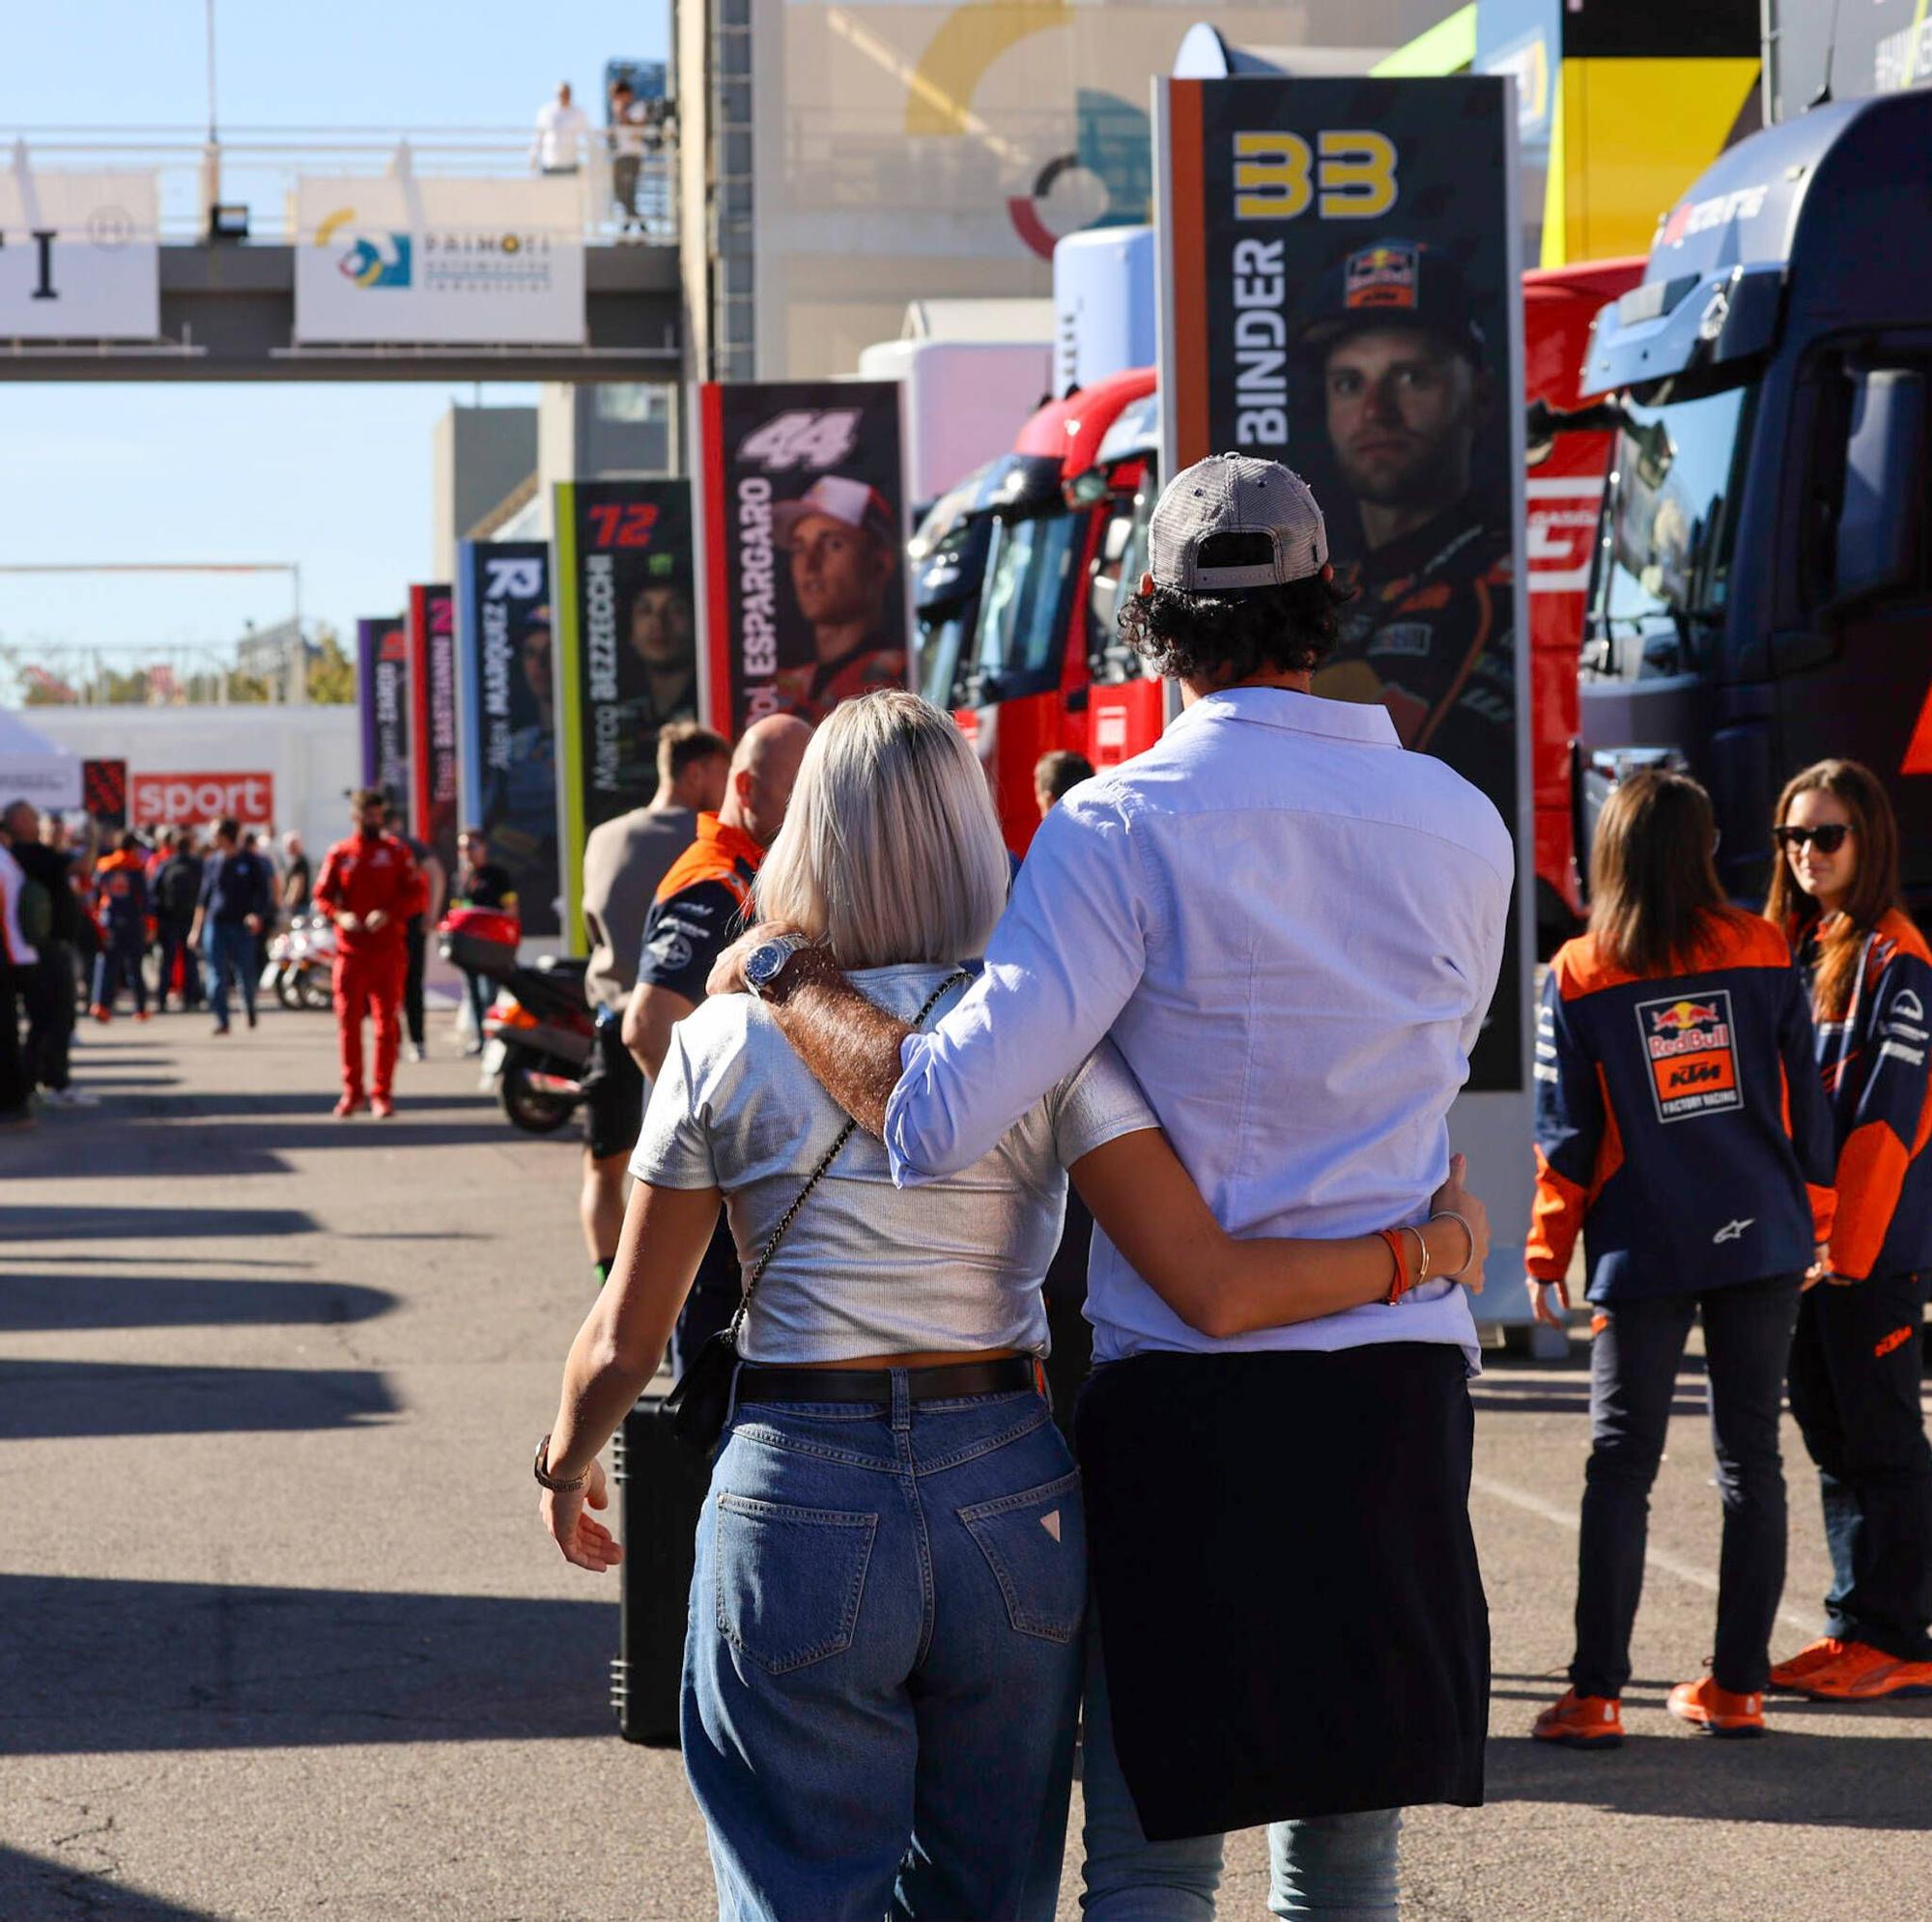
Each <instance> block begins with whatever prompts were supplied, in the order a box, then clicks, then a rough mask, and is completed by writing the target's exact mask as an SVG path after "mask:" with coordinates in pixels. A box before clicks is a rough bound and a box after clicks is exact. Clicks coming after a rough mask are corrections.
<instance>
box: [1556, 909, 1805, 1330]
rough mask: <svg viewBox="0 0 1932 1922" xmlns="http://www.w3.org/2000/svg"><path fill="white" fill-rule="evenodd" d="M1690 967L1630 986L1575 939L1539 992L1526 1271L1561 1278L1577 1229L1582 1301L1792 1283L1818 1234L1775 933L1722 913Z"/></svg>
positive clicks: (1794, 1011)
mask: <svg viewBox="0 0 1932 1922" xmlns="http://www.w3.org/2000/svg"><path fill="white" fill-rule="evenodd" d="M1690 960H1691V961H1692V963H1693V964H1694V965H1693V966H1692V967H1690V969H1688V970H1687V971H1686V972H1684V973H1682V974H1677V975H1661V976H1659V975H1652V976H1649V977H1643V976H1638V975H1630V974H1626V973H1625V972H1624V971H1623V970H1622V969H1620V968H1617V967H1615V966H1613V965H1612V964H1611V963H1610V961H1609V960H1608V959H1607V957H1606V956H1605V955H1604V954H1603V953H1602V951H1601V950H1600V948H1599V947H1598V944H1597V940H1596V937H1595V936H1593V935H1585V936H1583V938H1582V939H1581V940H1578V941H1573V942H1571V943H1569V944H1568V945H1567V946H1566V947H1563V948H1562V949H1560V950H1559V951H1558V953H1557V956H1556V959H1555V960H1554V961H1553V962H1552V963H1551V964H1550V969H1549V976H1548V980H1547V981H1546V982H1545V984H1544V994H1543V1007H1542V1013H1541V1017H1540V1020H1539V1024H1538V1028H1537V1041H1536V1202H1535V1206H1534V1208H1533V1210H1532V1213H1531V1218H1530V1233H1529V1246H1528V1250H1527V1264H1528V1270H1529V1273H1530V1274H1531V1275H1533V1276H1534V1277H1535V1278H1536V1279H1537V1280H1539V1281H1545V1282H1557V1281H1561V1280H1562V1279H1563V1277H1564V1275H1565V1274H1566V1273H1567V1272H1568V1269H1569V1266H1570V1257H1571V1252H1572V1250H1573V1249H1574V1248H1575V1246H1576V1242H1577V1230H1578V1229H1579V1228H1580V1229H1581V1230H1582V1233H1583V1242H1584V1251H1585V1256H1586V1259H1587V1267H1588V1275H1589V1283H1588V1286H1587V1289H1586V1292H1587V1294H1588V1296H1589V1298H1590V1300H1592V1301H1594V1302H1618V1301H1634V1300H1643V1299H1649V1298H1654V1297H1657V1296H1662V1295H1680V1294H1687V1293H1702V1292H1704V1291H1705V1290H1706V1289H1709V1288H1720V1287H1726V1286H1731V1285H1733V1284H1736V1283H1741V1282H1754V1281H1761V1280H1764V1279H1766V1278H1768V1277H1770V1276H1773V1275H1795V1274H1799V1273H1801V1272H1803V1271H1804V1269H1805V1268H1808V1267H1809V1266H1810V1265H1811V1260H1812V1248H1813V1244H1814V1242H1816V1241H1823V1240H1825V1239H1827V1238H1828V1236H1829V1235H1830V1233H1831V1230H1832V1213H1833V1193H1832V1188H1831V1185H1830V1184H1831V1180H1832V1164H1833V1155H1832V1124H1831V1116H1830V1113H1829V1112H1828V1110H1827V1107H1826V1103H1825V1097H1824V1089H1823V1088H1822V1087H1821V1086H1820V1085H1819V1081H1818V1072H1817V1067H1816V1063H1815V1061H1814V1060H1813V1042H1812V1030H1811V1015H1810V1010H1809V1007H1808V1006H1807V1004H1806V1003H1807V998H1806V995H1805V992H1804V979H1803V977H1802V976H1801V975H1800V974H1799V973H1798V971H1797V969H1796V968H1794V967H1793V966H1792V961H1791V950H1790V948H1789V947H1787V946H1786V945H1785V940H1784V937H1783V936H1782V935H1781V934H1779V933H1778V931H1777V929H1776V928H1775V927H1772V926H1771V925H1770V924H1769V923H1768V922H1766V921H1763V920H1760V919H1758V918H1757V917H1755V916H1752V915H1746V914H1742V913H1738V912H1735V911H1732V910H1728V909H1727V910H1725V911H1724V912H1723V913H1722V914H1720V915H1714V916H1712V917H1711V921H1710V932H1709V934H1708V935H1707V937H1706V938H1705V940H1704V942H1703V944H1702V946H1701V947H1700V949H1699V951H1698V952H1697V953H1696V954H1695V955H1693V956H1691V957H1690Z"/></svg>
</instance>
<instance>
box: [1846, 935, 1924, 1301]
mask: <svg viewBox="0 0 1932 1922" xmlns="http://www.w3.org/2000/svg"><path fill="white" fill-rule="evenodd" d="M1855 980H1856V985H1855V986H1854V988H1853V990H1852V1001H1851V1005H1850V1006H1849V1007H1848V1008H1847V1009H1846V1010H1845V1016H1844V1019H1843V1020H1841V1021H1820V1022H1819V1024H1818V1066H1819V1069H1820V1071H1821V1073H1822V1075H1823V1078H1824V1088H1825V1097H1826V1099H1827V1100H1828V1101H1829V1102H1830V1103H1831V1107H1832V1122H1833V1140H1834V1143H1835V1145H1836V1148H1837V1157H1838V1170H1837V1189H1838V1218H1837V1222H1836V1225H1835V1226H1834V1227H1833V1230H1832V1266H1833V1269H1834V1270H1835V1271H1836V1272H1837V1273H1838V1274H1840V1275H1849V1276H1852V1277H1854V1278H1855V1279H1857V1280H1859V1281H1863V1280H1864V1279H1865V1278H1866V1277H1867V1276H1869V1275H1910V1274H1917V1273H1919V1272H1921V1271H1923V1270H1924V1269H1927V1268H1932V1155H1928V1154H1927V1153H1926V1152H1925V1146H1926V1142H1927V1140H1928V1138H1932V1089H1928V1084H1927V1074H1926V1064H1925V1062H1926V1053H1925V1051H1926V1047H1927V1045H1928V1041H1932V1020H1928V1019H1927V1015H1928V1012H1932V952H1928V950H1927V948H1926V946H1925V940H1924V937H1923V936H1922V935H1921V934H1920V933H1919V932H1918V929H1917V928H1916V927H1915V926H1914V925H1913V924H1912V922H1911V921H1909V920H1908V919H1906V918H1905V916H1903V915H1902V914H1899V913H1898V912H1896V910H1894V911H1893V912H1892V913H1890V914H1889V915H1887V916H1886V917H1885V919H1883V920H1881V921H1880V922H1879V924H1878V925H1877V927H1875V928H1874V929H1872V931H1871V932H1870V933H1869V934H1868V935H1866V936H1865V938H1864V943H1863V952H1862V953H1861V955H1860V957H1859V969H1858V974H1857V975H1856V977H1855Z"/></svg>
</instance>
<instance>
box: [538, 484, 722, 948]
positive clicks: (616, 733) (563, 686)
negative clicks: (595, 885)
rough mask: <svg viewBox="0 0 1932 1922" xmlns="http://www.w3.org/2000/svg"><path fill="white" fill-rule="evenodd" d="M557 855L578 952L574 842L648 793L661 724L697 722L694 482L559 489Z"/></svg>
mask: <svg viewBox="0 0 1932 1922" xmlns="http://www.w3.org/2000/svg"><path fill="white" fill-rule="evenodd" d="M552 524H553V526H554V528H555V529H556V536H555V550H554V567H553V575H552V579H553V580H554V588H555V593H554V606H555V609H556V667H555V675H556V716H557V752H556V770H557V783H556V785H557V842H558V848H557V860H558V864H559V866H560V867H561V869H562V880H563V898H564V916H563V933H564V939H565V940H566V942H568V943H569V944H570V947H571V950H572V951H573V952H574V953H582V952H583V951H584V949H583V915H582V897H583V843H584V840H585V838H586V836H587V835H588V834H589V833H590V831H591V829H592V828H595V827H597V826H598V825H599V824H600V823H602V822H605V821H608V820H610V819H611V817H612V816H613V815H617V814H623V813H627V812H628V811H629V810H630V809H631V808H633V807H642V806H645V805H646V804H647V803H648V802H649V800H650V798H651V796H652V795H653V794H654V793H655V792H656V791H657V780H658V771H657V744H658V729H659V728H661V727H662V726H664V725H665V723H666V722H667V721H691V720H696V717H697V705H698V690H697V644H696V633H697V630H696V618H695V615H694V612H693V580H692V554H691V484H690V483H689V482H688V481H682V480H613V481H570V482H565V483H563V484H562V485H560V486H559V487H558V488H557V489H556V494H555V511H554V515H553V517H552Z"/></svg>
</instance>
